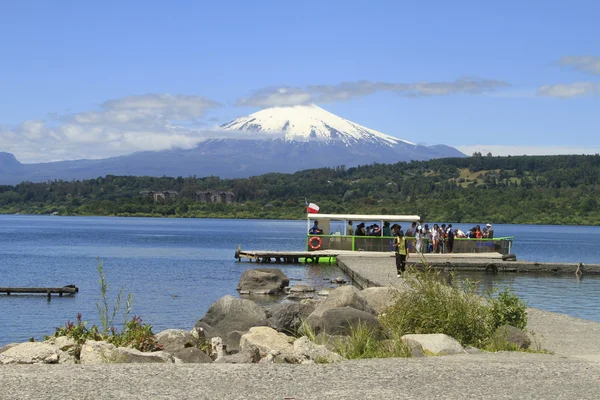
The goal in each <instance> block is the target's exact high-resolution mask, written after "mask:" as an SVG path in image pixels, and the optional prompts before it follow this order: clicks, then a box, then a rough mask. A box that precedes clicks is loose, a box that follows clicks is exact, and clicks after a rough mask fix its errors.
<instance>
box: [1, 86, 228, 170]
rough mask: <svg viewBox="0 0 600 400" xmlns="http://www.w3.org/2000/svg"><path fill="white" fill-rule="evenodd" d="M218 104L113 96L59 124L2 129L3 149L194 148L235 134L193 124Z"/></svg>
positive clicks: (49, 155) (47, 155) (99, 152)
mask: <svg viewBox="0 0 600 400" xmlns="http://www.w3.org/2000/svg"><path fill="white" fill-rule="evenodd" d="M218 106H219V104H218V103H216V102H214V101H212V100H210V99H207V98H204V97H201V96H185V95H168V94H147V95H141V96H128V97H124V98H120V99H115V100H109V101H107V102H105V103H103V104H102V105H101V107H100V110H97V111H86V112H81V113H77V114H73V115H67V116H65V117H62V118H61V120H60V122H59V123H58V124H56V123H54V124H53V123H48V122H46V121H41V120H30V121H25V122H23V123H21V124H19V125H18V126H16V127H14V128H6V127H4V128H0V148H2V150H3V151H8V152H10V153H13V154H15V156H16V157H17V159H19V160H20V161H21V162H25V163H28V162H49V161H59V160H66V159H80V158H105V157H110V156H115V155H123V154H129V153H132V152H135V151H144V150H166V149H171V148H173V147H180V148H192V147H194V146H196V145H197V144H198V143H200V142H201V141H203V140H206V139H207V138H214V137H223V136H226V135H231V133H229V132H223V131H221V130H220V129H219V128H202V129H200V128H196V127H195V125H196V124H194V123H195V122H196V119H198V118H202V117H204V115H205V113H206V111H207V110H209V109H211V108H214V107H218ZM180 123H183V124H180ZM178 124H180V125H178Z"/></svg>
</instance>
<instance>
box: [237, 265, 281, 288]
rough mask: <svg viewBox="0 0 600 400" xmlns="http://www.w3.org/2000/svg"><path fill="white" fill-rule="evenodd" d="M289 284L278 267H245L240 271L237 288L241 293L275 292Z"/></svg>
mask: <svg viewBox="0 0 600 400" xmlns="http://www.w3.org/2000/svg"><path fill="white" fill-rule="evenodd" d="M289 284H290V280H289V278H288V277H287V276H285V274H284V273H283V272H281V270H280V269H279V268H256V269H247V270H246V271H244V273H242V276H241V277H240V281H239V283H238V287H237V290H239V291H240V293H243V294H277V293H280V292H281V291H282V289H283V288H284V287H286V286H288V285H289Z"/></svg>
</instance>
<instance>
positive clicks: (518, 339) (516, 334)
mask: <svg viewBox="0 0 600 400" xmlns="http://www.w3.org/2000/svg"><path fill="white" fill-rule="evenodd" d="M492 340H496V341H506V342H508V343H510V344H512V345H514V346H515V347H516V348H518V349H528V348H529V346H530V345H531V339H529V336H527V333H525V332H523V331H522V330H520V329H519V328H516V327H514V326H511V325H503V326H501V327H499V328H498V329H496V331H495V332H494V334H493V335H492Z"/></svg>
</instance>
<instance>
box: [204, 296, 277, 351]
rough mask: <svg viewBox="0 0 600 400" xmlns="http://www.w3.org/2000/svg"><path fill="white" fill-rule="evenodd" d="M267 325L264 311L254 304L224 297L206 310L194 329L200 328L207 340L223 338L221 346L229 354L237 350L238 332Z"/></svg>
mask: <svg viewBox="0 0 600 400" xmlns="http://www.w3.org/2000/svg"><path fill="white" fill-rule="evenodd" d="M268 324H269V323H268V321H267V315H266V314H265V311H264V310H263V309H262V308H261V307H260V306H259V305H258V304H256V303H255V302H253V301H251V300H245V299H238V298H235V297H233V296H224V297H221V298H220V299H219V300H217V301H216V302H215V303H213V304H212V305H211V306H210V307H209V308H208V311H207V312H206V315H204V317H202V318H201V319H200V320H199V321H198V322H197V323H196V325H195V329H196V330H199V329H200V328H201V329H202V330H203V332H204V335H205V337H206V338H207V339H210V338H213V337H221V338H223V344H224V345H225V346H226V348H227V351H228V352H230V353H231V352H237V351H238V350H239V338H240V332H247V331H248V330H249V329H250V328H252V327H254V326H267V325H268ZM236 331H239V332H237V333H236Z"/></svg>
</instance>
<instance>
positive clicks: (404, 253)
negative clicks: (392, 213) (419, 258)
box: [394, 229, 408, 278]
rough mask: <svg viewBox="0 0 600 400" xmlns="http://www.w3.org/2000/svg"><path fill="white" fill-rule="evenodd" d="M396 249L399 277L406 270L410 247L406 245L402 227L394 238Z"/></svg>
mask: <svg viewBox="0 0 600 400" xmlns="http://www.w3.org/2000/svg"><path fill="white" fill-rule="evenodd" d="M394 249H395V250H396V272H397V274H398V278H400V277H401V276H402V274H403V273H404V271H406V260H408V247H407V246H406V238H405V237H404V232H402V230H401V229H399V230H398V232H397V233H396V238H395V239H394Z"/></svg>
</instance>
